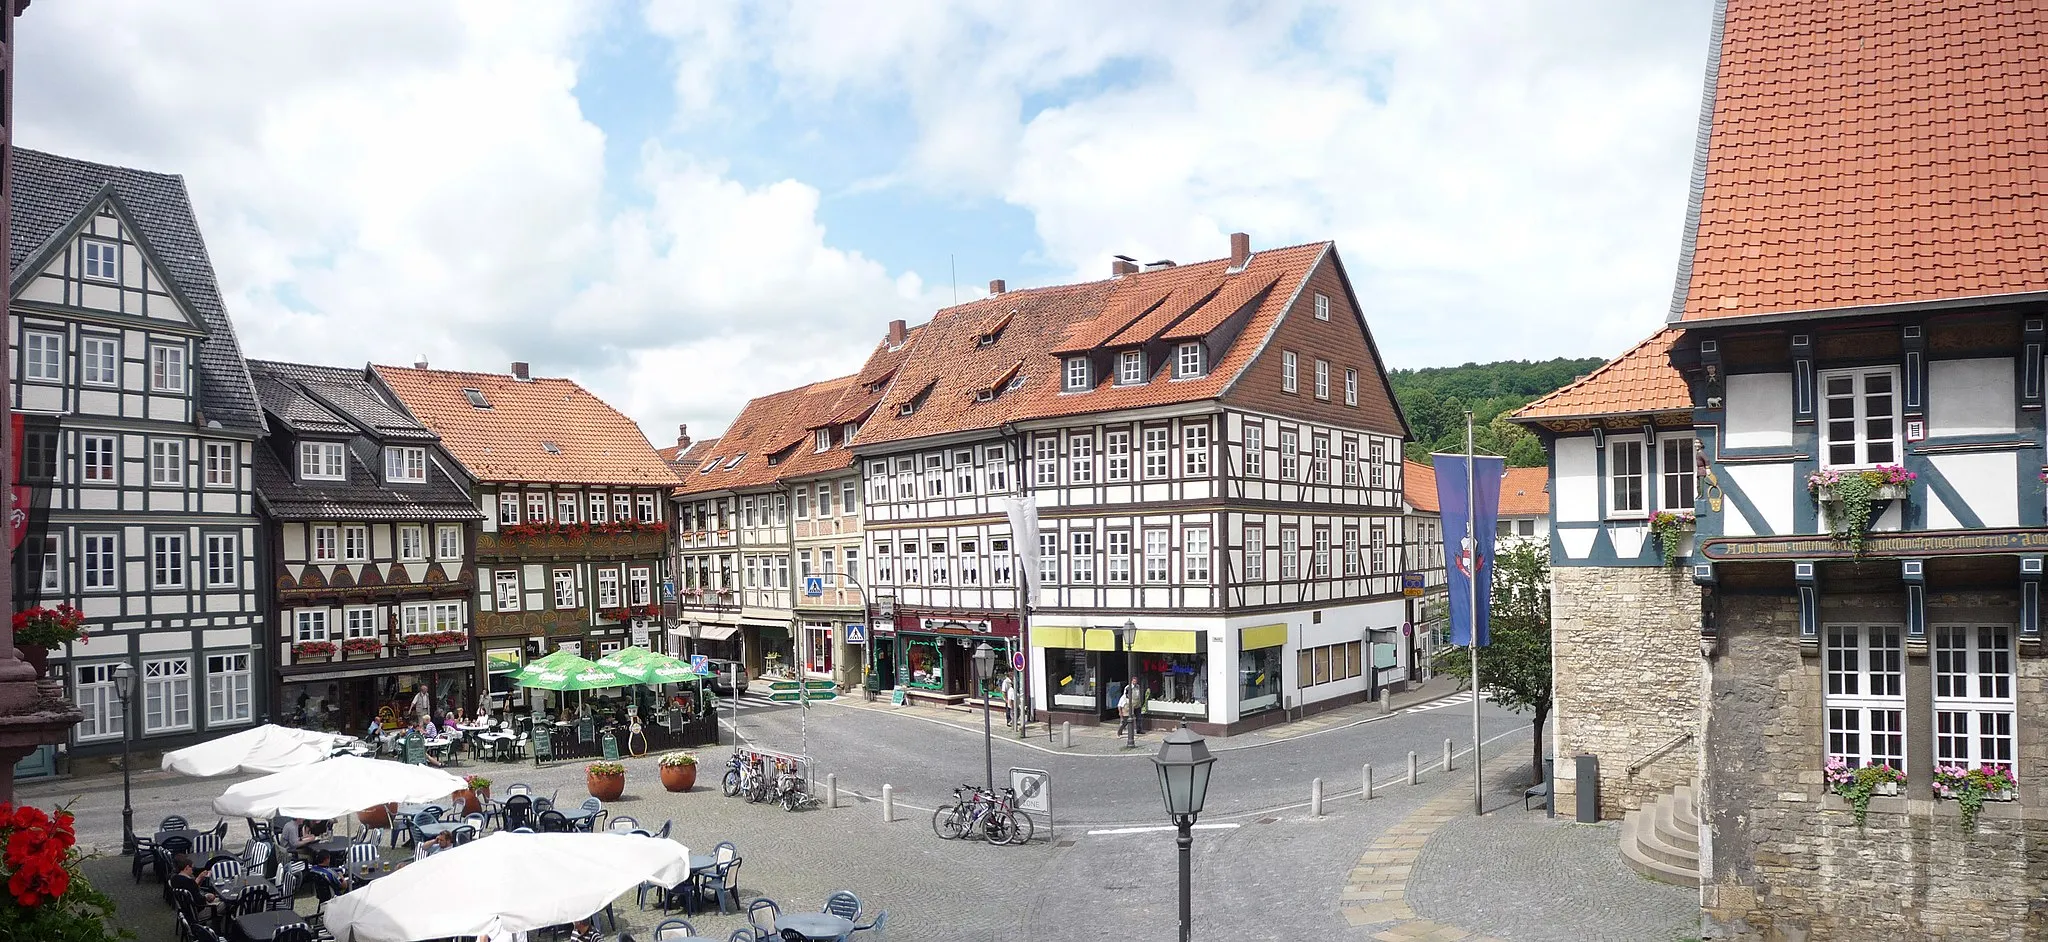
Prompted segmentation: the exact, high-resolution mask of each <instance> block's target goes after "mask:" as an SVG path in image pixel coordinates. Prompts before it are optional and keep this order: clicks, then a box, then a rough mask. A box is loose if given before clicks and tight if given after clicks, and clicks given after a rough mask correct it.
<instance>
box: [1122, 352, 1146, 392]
mask: <svg viewBox="0 0 2048 942" xmlns="http://www.w3.org/2000/svg"><path fill="white" fill-rule="evenodd" d="M1143 382H1145V351H1143V350H1125V351H1124V352H1122V353H1119V354H1117V355H1116V384H1117V385H1118V386H1136V385H1139V384H1141V383H1143Z"/></svg>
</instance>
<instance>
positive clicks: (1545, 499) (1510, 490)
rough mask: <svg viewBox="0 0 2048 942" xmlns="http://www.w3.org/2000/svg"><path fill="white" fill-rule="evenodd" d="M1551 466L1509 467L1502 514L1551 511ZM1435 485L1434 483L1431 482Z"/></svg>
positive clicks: (1503, 486)
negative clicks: (1549, 488)
mask: <svg viewBox="0 0 2048 942" xmlns="http://www.w3.org/2000/svg"><path fill="white" fill-rule="evenodd" d="M1549 485H1550V469H1549V468H1509V469H1508V474H1507V477H1506V478H1505V479H1503V480H1502V481H1501V482H1500V515H1501V516H1503V517H1541V516H1545V515H1548V514H1549V513H1550V492H1549V491H1548V490H1546V488H1547V487H1549ZM1431 486H1432V487H1434V486H1435V485H1434V484H1431Z"/></svg>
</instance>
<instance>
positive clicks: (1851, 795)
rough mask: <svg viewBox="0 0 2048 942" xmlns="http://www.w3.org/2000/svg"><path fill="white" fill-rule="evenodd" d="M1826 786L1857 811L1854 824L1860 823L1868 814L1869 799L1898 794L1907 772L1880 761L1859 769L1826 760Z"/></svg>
mask: <svg viewBox="0 0 2048 942" xmlns="http://www.w3.org/2000/svg"><path fill="white" fill-rule="evenodd" d="M1827 776H1828V789H1829V790H1830V791H1833V792H1834V793H1835V794H1837V795H1840V796H1842V800H1843V801H1846V802H1848V803H1849V807H1851V808H1853V809H1855V811H1856V826H1857V827H1859V828H1860V827H1862V826H1863V819H1864V818H1865V817H1866V816H1868V815H1869V814H1870V799H1871V798H1872V797H1874V796H1877V795H1897V794H1898V793H1899V789H1900V788H1902V787H1904V786H1905V784H1906V773H1904V772H1901V771H1899V770H1898V769H1895V768H1892V767H1891V766H1889V765H1885V764H1883V763H1879V764H1877V765H1866V766H1864V767H1862V768H1860V769H1858V768H1851V767H1850V766H1849V763H1848V762H1846V761H1844V760H1842V759H1829V760H1828V767H1827Z"/></svg>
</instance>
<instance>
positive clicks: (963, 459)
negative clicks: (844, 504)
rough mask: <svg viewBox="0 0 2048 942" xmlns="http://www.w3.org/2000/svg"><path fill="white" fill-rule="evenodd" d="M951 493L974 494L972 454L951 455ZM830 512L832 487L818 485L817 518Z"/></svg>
mask: <svg viewBox="0 0 2048 942" xmlns="http://www.w3.org/2000/svg"><path fill="white" fill-rule="evenodd" d="M953 493H954V494H957V495H961V496H966V495H968V494H972V493H974V452H971V451H956V452H954V453H953ZM831 512H832V485H830V484H820V485H818V516H820V517H822V516H825V515H826V514H829V513H831Z"/></svg>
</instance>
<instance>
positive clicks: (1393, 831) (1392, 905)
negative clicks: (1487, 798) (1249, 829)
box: [1337, 756, 1518, 942]
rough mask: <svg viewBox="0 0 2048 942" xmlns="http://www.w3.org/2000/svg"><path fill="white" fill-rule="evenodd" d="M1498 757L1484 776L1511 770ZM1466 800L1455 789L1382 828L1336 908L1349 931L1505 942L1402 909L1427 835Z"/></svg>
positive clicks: (1428, 940)
mask: <svg viewBox="0 0 2048 942" xmlns="http://www.w3.org/2000/svg"><path fill="white" fill-rule="evenodd" d="M1517 762H1518V760H1516V759H1513V758H1510V757H1507V756H1502V757H1500V758H1497V759H1494V760H1493V761H1491V762H1488V763H1487V764H1486V767H1487V771H1488V772H1489V773H1493V772H1500V771H1506V770H1508V769H1512V768H1514V767H1516V765H1517ZM1471 800H1472V799H1471V796H1470V795H1466V794H1463V793H1461V792H1459V791H1458V790H1456V789H1452V790H1451V791H1449V792H1447V793H1445V794H1443V795H1439V796H1437V797H1436V798H1433V799H1430V801H1429V802H1428V803H1426V804H1424V805H1423V806H1422V807H1420V808H1417V809H1415V810H1414V811H1411V812H1409V813H1408V816H1407V817H1405V818H1402V819H1401V820H1399V821H1397V822H1395V823H1394V824H1393V826H1391V827H1389V828H1387V830H1386V831H1385V832H1383V833H1382V834H1381V835H1380V836H1379V838H1378V839H1377V840H1374V841H1373V842H1372V844H1371V845H1370V846H1368V847H1367V848H1366V849H1365V852H1364V853H1362V854H1360V855H1359V857H1358V864H1357V866H1355V867H1352V868H1351V872H1350V873H1349V874H1348V875H1347V876H1346V878H1345V882H1344V889H1343V890H1342V891H1341V892H1340V893H1339V894H1338V900H1337V906H1338V909H1339V910H1341V911H1342V913H1343V915H1344V920H1345V922H1347V923H1349V924H1350V925H1351V926H1352V927H1353V928H1371V927H1378V926H1385V928H1383V929H1381V930H1380V931H1378V932H1375V933H1373V935H1372V938H1374V939H1378V940H1380V942H1505V940H1503V939H1501V938H1499V937H1497V936H1489V935H1480V934H1478V933H1476V932H1474V931H1472V930H1470V929H1466V928H1463V927H1461V926H1455V925H1451V924H1449V923H1442V922H1437V921H1435V920H1432V919H1424V918H1422V917H1420V916H1418V915H1416V913H1415V910H1414V909H1412V908H1410V907H1409V905H1408V877H1409V875H1410V874H1412V873H1413V872H1414V869H1415V861H1416V859H1417V858H1419V857H1421V856H1422V847H1423V845H1424V844H1427V843H1429V838H1430V835H1432V834H1434V833H1436V830H1437V828H1440V827H1442V826H1443V825H1444V823H1445V822H1447V821H1450V820H1451V819H1453V818H1456V817H1459V816H1461V815H1463V814H1465V813H1466V809H1467V808H1468V807H1470V805H1469V802H1470V801H1471Z"/></svg>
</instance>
